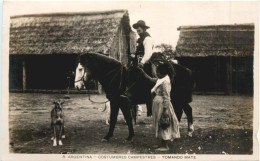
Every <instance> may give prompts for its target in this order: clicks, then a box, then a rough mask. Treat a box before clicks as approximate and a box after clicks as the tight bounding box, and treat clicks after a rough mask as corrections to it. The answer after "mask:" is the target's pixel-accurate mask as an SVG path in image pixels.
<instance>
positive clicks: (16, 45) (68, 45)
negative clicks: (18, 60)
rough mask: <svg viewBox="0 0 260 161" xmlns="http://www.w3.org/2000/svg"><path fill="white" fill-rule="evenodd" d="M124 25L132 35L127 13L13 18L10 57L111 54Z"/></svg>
mask: <svg viewBox="0 0 260 161" xmlns="http://www.w3.org/2000/svg"><path fill="white" fill-rule="evenodd" d="M121 24H122V25H123V28H124V29H125V31H126V32H125V33H129V32H130V31H131V27H130V24H129V16H128V11H127V10H113V11H105V12H88V13H55V14H37V15H19V16H13V17H11V24H10V54H81V53H87V52H103V53H105V54H109V51H110V47H111V45H112V42H113V39H114V38H115V37H116V33H117V31H118V28H119V27H120V25H121Z"/></svg>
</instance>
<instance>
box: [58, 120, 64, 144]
mask: <svg viewBox="0 0 260 161" xmlns="http://www.w3.org/2000/svg"><path fill="white" fill-rule="evenodd" d="M62 131H63V125H61V126H60V135H59V145H62V141H61V138H62Z"/></svg>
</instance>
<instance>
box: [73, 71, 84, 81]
mask: <svg viewBox="0 0 260 161" xmlns="http://www.w3.org/2000/svg"><path fill="white" fill-rule="evenodd" d="M85 73H86V71H85V70H84V73H83V76H82V77H81V78H80V79H79V80H76V81H75V82H74V83H77V82H80V81H83V83H84V82H85V81H84V75H85Z"/></svg>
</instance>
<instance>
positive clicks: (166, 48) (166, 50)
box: [155, 43, 175, 59]
mask: <svg viewBox="0 0 260 161" xmlns="http://www.w3.org/2000/svg"><path fill="white" fill-rule="evenodd" d="M155 48H156V49H158V50H159V52H160V53H162V54H163V55H164V57H165V58H166V59H173V58H174V57H175V56H174V55H175V50H174V49H173V47H172V45H170V44H165V43H161V44H160V45H157V46H155Z"/></svg>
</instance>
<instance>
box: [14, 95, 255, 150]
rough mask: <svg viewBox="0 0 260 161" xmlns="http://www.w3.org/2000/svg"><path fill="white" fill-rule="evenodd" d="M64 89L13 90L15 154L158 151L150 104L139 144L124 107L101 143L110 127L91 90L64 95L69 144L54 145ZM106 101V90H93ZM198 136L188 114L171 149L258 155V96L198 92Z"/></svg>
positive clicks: (195, 109)
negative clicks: (190, 129) (54, 114)
mask: <svg viewBox="0 0 260 161" xmlns="http://www.w3.org/2000/svg"><path fill="white" fill-rule="evenodd" d="M63 97H64V94H38V93H10V103H9V111H10V113H9V128H10V129H9V132H10V152H12V153H44V154H46V153H47V154H48V153H56V154H61V153H62V154H70V153H78V154H115V153H120V154H127V153H128V154H129V153H131V154H158V153H164V152H157V151H155V149H156V148H157V146H158V145H160V140H159V139H155V138H154V134H153V128H152V124H151V123H152V119H151V118H147V117H146V108H143V112H142V115H141V116H140V117H139V118H138V125H135V126H134V130H135V137H134V142H133V143H124V142H123V141H124V138H126V137H127V135H128V130H127V126H126V124H125V123H124V119H123V115H122V113H121V112H120V113H119V117H118V122H117V124H116V128H115V132H114V137H113V138H111V140H110V141H109V142H105V143H104V142H101V139H102V138H103V137H104V136H105V134H106V133H107V132H108V126H107V125H105V113H104V112H101V111H100V110H98V109H99V108H103V107H104V104H94V103H91V102H90V101H89V100H88V97H87V95H86V94H72V95H70V99H64V101H65V103H64V113H65V135H66V138H65V139H63V146H57V147H53V146H52V141H51V136H52V132H51V128H50V122H51V120H50V111H51V109H52V108H53V101H54V100H55V99H63ZM91 98H92V99H93V100H95V101H104V100H105V96H104V95H91ZM191 106H192V107H193V116H194V127H195V132H194V134H193V137H192V138H190V137H188V136H187V119H186V116H185V115H183V118H182V121H181V123H180V132H181V138H180V139H176V140H174V141H173V142H171V143H170V151H168V152H166V153H167V154H252V153H253V135H252V133H253V97H251V96H218V95H207V96H204V95H194V96H193V102H192V103H191Z"/></svg>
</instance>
